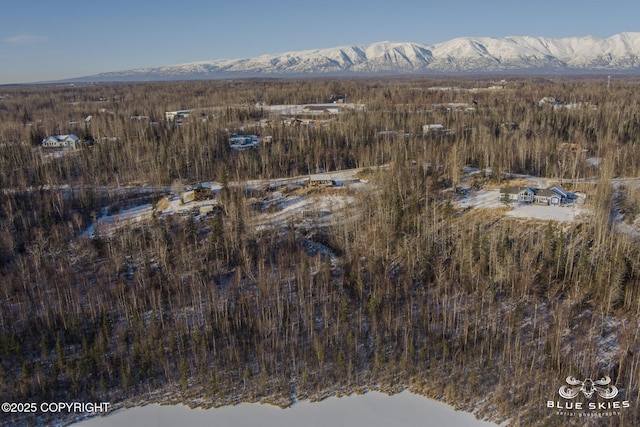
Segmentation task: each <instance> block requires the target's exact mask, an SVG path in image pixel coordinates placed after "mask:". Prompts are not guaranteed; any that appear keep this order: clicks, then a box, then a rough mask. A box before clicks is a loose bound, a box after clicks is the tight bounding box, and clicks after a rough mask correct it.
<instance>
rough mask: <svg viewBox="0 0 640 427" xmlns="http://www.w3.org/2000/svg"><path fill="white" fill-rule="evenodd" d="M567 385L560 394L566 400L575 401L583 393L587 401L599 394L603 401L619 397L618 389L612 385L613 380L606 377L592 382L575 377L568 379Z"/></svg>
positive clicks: (561, 388) (589, 379)
mask: <svg viewBox="0 0 640 427" xmlns="http://www.w3.org/2000/svg"><path fill="white" fill-rule="evenodd" d="M567 384H569V386H566V385H563V386H562V387H560V389H559V390H558V392H559V393H560V396H562V397H564V398H565V399H573V398H574V397H576V396H577V395H579V394H580V392H582V394H584V395H585V396H586V397H587V399H591V396H593V394H594V393H598V395H599V396H600V397H602V398H603V399H613V398H614V397H616V396H617V395H618V387H616V386H614V385H613V384H611V378H609V376H608V375H607V376H605V377H604V378H601V379H599V380H595V381H594V380H592V379H591V378H587V379H585V380H584V381H580V380H578V379H576V378H575V377H567Z"/></svg>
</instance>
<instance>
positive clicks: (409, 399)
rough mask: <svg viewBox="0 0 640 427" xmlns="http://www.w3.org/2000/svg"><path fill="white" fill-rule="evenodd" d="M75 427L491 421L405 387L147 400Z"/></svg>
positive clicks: (407, 426) (383, 426)
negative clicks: (288, 399)
mask: <svg viewBox="0 0 640 427" xmlns="http://www.w3.org/2000/svg"><path fill="white" fill-rule="evenodd" d="M76 425H77V426H78V427H116V426H117V427H119V426H138V427H152V426H153V427H164V426H166V427H173V426H185V427H187V426H196V427H197V426H202V427H205V426H206V427H209V426H216V427H224V426H229V427H237V426H261V427H299V426H305V427H314V426H318V427H320V426H331V427H333V426H367V427H389V426H393V427H414V426H420V427H440V426H448V427H463V426H465V427H466V426H468V427H480V426H495V424H492V423H489V422H486V421H479V420H477V419H476V418H475V417H474V416H473V415H472V414H469V413H466V412H458V411H456V410H454V409H453V408H452V407H451V406H448V405H446V404H444V403H441V402H438V401H436V400H432V399H428V398H426V397H423V396H419V395H416V394H413V393H410V392H408V391H404V392H402V393H399V394H396V395H393V396H387V395H386V394H383V393H378V392H369V393H366V394H363V395H351V396H347V397H341V398H337V397H330V398H328V399H325V400H322V401H320V402H315V403H311V402H309V401H300V402H296V403H295V404H294V405H293V406H291V407H289V408H287V409H281V408H278V407H276V406H271V405H266V404H265V405H262V404H259V403H241V404H239V405H235V406H225V407H220V408H215V409H206V410H204V409H190V408H188V407H187V406H183V405H177V406H161V405H156V404H154V405H147V406H143V407H136V408H131V409H124V410H120V411H116V412H115V413H113V414H111V415H108V416H106V417H96V418H92V419H89V420H87V421H83V422H80V423H78V424H76Z"/></svg>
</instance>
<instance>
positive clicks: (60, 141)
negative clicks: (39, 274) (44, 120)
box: [42, 134, 80, 148]
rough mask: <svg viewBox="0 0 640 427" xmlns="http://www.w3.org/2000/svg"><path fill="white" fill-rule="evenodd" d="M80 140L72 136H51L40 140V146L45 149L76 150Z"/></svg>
mask: <svg viewBox="0 0 640 427" xmlns="http://www.w3.org/2000/svg"><path fill="white" fill-rule="evenodd" d="M79 144H80V138H78V137H77V136H75V135H74V134H69V135H52V136H48V137H46V138H45V139H43V140H42V146H43V147H45V148H78V145H79Z"/></svg>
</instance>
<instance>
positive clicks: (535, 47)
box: [75, 32, 640, 81]
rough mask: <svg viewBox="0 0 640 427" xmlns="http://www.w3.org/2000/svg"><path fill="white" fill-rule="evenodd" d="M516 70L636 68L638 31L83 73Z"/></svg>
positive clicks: (162, 75)
mask: <svg viewBox="0 0 640 427" xmlns="http://www.w3.org/2000/svg"><path fill="white" fill-rule="evenodd" d="M464 72H473V73H504V72H509V73H522V72H552V73H576V72H581V73H585V72H628V73H640V32H634V33H620V34H616V35H614V36H611V37H608V38H600V37H593V36H585V37H567V38H546V37H528V36H514V37H505V38H490V37H461V38H456V39H453V40H450V41H446V42H443V43H438V44H435V45H427V44H423V43H394V42H388V41H385V42H379V43H371V44H360V45H352V46H342V47H335V48H327V49H314V50H305V51H300V52H287V53H281V54H270V55H262V56H258V57H255V58H248V59H224V60H213V61H202V62H193V63H188V64H180V65H170V66H165V67H158V68H140V69H135V70H129V71H121V72H111V73H103V74H98V75H95V76H90V77H85V78H82V79H75V80H85V81H132V80H177V79H206V78H224V77H259V76H265V77H267V76H292V75H296V76H322V75H332V76H335V75H355V74H361V75H364V74H373V75H375V74H387V75H390V74H433V73H438V74H440V73H464Z"/></svg>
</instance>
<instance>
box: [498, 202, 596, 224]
mask: <svg viewBox="0 0 640 427" xmlns="http://www.w3.org/2000/svg"><path fill="white" fill-rule="evenodd" d="M511 207H512V208H513V209H512V210H510V211H508V212H506V214H505V215H508V216H513V217H517V218H535V219H542V220H551V221H558V222H572V221H573V220H575V219H576V217H578V216H580V215H581V214H583V213H584V212H583V210H582V209H579V208H577V207H576V206H575V205H567V206H545V205H533V204H517V203H514V204H513V205H512V206H511Z"/></svg>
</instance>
